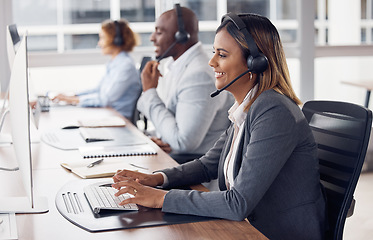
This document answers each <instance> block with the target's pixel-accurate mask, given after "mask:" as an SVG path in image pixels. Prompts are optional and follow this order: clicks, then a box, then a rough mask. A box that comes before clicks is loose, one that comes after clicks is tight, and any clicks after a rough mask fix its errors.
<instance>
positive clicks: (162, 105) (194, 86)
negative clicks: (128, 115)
mask: <svg viewBox="0 0 373 240" xmlns="http://www.w3.org/2000/svg"><path fill="white" fill-rule="evenodd" d="M177 8H178V9H177ZM178 11H179V13H178ZM183 25H185V28H184V29H183V27H182V26H183ZM150 40H151V41H152V42H153V43H154V45H155V47H156V49H155V53H156V57H157V58H164V57H171V58H168V60H169V61H171V63H169V62H168V63H169V64H168V72H167V73H166V74H164V76H163V78H161V79H159V78H160V72H159V71H158V65H159V64H158V62H156V61H151V62H148V63H147V65H146V66H145V67H144V70H143V72H142V75H141V80H142V86H143V93H142V95H141V97H140V98H139V100H138V103H137V108H138V110H139V111H140V112H142V113H143V114H144V115H145V116H146V117H147V118H148V119H149V120H151V122H152V123H153V125H154V127H155V131H156V137H153V138H152V139H153V141H154V142H155V143H157V144H158V145H159V146H160V147H161V148H163V150H164V151H166V152H169V153H170V154H171V156H172V157H173V158H174V159H175V160H176V161H178V162H179V163H183V162H185V161H188V160H192V159H194V158H198V157H200V156H201V155H203V154H205V153H206V152H207V151H208V150H209V149H210V148H211V147H212V145H213V144H214V142H215V141H216V140H217V139H218V138H219V136H220V134H221V133H222V132H223V131H224V130H225V129H226V128H227V127H228V126H229V120H228V118H227V117H228V113H227V111H228V109H229V108H230V107H231V106H232V104H233V98H232V96H231V95H230V94H229V93H224V94H221V96H219V97H217V98H215V99H211V98H210V93H211V92H213V91H214V90H215V85H214V82H215V81H214V73H213V71H212V69H211V67H210V66H209V65H208V61H209V59H208V56H207V55H206V53H205V52H204V50H203V48H202V44H201V42H199V41H198V20H197V18H196V15H195V14H194V13H193V11H191V10H190V9H188V8H185V7H180V6H178V7H176V6H175V9H172V10H169V11H166V12H164V13H163V14H162V15H161V16H160V17H159V19H157V21H156V25H155V32H154V33H153V34H152V35H151V37H150ZM165 61H166V59H165Z"/></svg>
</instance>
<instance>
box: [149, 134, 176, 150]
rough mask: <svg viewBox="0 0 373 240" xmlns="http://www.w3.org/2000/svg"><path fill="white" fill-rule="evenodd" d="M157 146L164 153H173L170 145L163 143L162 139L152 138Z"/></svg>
mask: <svg viewBox="0 0 373 240" xmlns="http://www.w3.org/2000/svg"><path fill="white" fill-rule="evenodd" d="M150 139H151V140H152V141H153V142H154V143H155V144H157V145H158V147H160V148H161V149H162V150H163V151H164V152H166V153H170V152H171V151H172V149H171V146H170V144H168V143H165V142H163V141H162V140H161V139H160V138H157V137H151V138H150Z"/></svg>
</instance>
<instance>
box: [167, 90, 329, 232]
mask: <svg viewBox="0 0 373 240" xmlns="http://www.w3.org/2000/svg"><path fill="white" fill-rule="evenodd" d="M232 137H233V128H232V127H230V128H229V129H228V130H227V131H226V132H225V133H223V134H222V135H221V137H220V139H219V140H218V141H217V142H216V143H215V145H214V147H213V148H212V149H211V150H210V151H209V152H208V153H207V154H206V155H205V156H203V157H201V158H200V159H197V160H194V161H192V162H189V163H186V164H183V165H180V166H178V167H176V168H171V169H166V170H162V171H163V172H164V173H165V174H166V175H167V177H168V180H169V186H168V187H170V188H172V187H175V186H185V185H191V184H197V183H202V182H207V181H210V180H212V179H216V178H218V180H219V187H220V190H221V191H214V192H198V191H193V190H192V191H187V190H176V189H173V190H170V191H169V192H168V193H167V194H166V196H165V201H164V204H163V208H162V210H163V211H164V212H172V213H183V214H193V215H202V216H210V217H218V218H225V219H231V220H238V221H239V220H243V219H245V218H246V217H247V218H248V219H249V221H250V223H251V224H252V225H253V226H254V227H256V228H257V229H258V230H259V231H261V232H262V233H263V234H264V235H266V236H267V237H268V238H270V239H322V238H323V235H324V227H325V221H326V220H325V199H324V197H323V194H322V189H321V185H320V182H319V169H318V159H317V156H316V143H315V141H314V138H313V135H312V132H311V130H310V128H309V125H308V123H307V121H306V119H305V118H304V116H303V114H302V112H301V110H300V109H299V107H298V106H297V105H296V104H294V102H292V101H291V100H290V99H289V98H287V97H286V96H284V95H282V94H279V93H277V92H275V91H274V90H268V91H265V92H263V93H262V94H261V95H260V96H259V97H258V98H257V100H256V101H255V102H254V104H253V105H252V106H251V108H250V110H249V111H248V114H247V118H246V121H245V125H244V132H243V136H242V138H241V141H240V145H239V149H238V153H237V155H236V159H235V168H234V176H235V179H234V181H235V183H234V187H233V188H232V189H230V190H226V187H225V180H224V175H223V165H224V161H225V158H226V155H227V153H228V151H229V147H230V144H231V141H232Z"/></svg>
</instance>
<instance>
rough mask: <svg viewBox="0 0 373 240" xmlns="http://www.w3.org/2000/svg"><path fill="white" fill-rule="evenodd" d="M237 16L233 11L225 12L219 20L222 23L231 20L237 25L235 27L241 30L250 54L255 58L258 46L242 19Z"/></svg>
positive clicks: (257, 53) (257, 54)
mask: <svg viewBox="0 0 373 240" xmlns="http://www.w3.org/2000/svg"><path fill="white" fill-rule="evenodd" d="M239 16H240V15H237V14H234V13H227V14H225V15H224V16H223V17H222V19H221V22H222V23H223V22H224V21H231V22H232V23H233V24H234V25H235V26H236V27H237V29H238V30H239V31H240V32H242V34H243V35H244V36H245V39H246V42H247V44H248V48H249V50H250V55H252V56H253V57H254V58H255V57H257V56H259V49H258V46H257V45H256V43H255V41H254V39H253V37H252V36H251V34H250V33H249V31H248V30H247V27H246V24H245V23H244V22H243V21H242V19H241V18H240V17H239Z"/></svg>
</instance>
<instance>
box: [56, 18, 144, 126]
mask: <svg viewBox="0 0 373 240" xmlns="http://www.w3.org/2000/svg"><path fill="white" fill-rule="evenodd" d="M99 37H100V39H99V41H98V46H99V47H100V48H101V51H102V53H103V54H105V55H110V56H111V59H110V61H109V62H108V63H107V66H106V73H105V75H104V76H103V77H102V79H101V81H100V83H99V85H98V86H97V87H96V88H94V89H90V90H87V91H84V92H81V93H78V94H76V95H74V96H69V95H65V94H59V95H57V96H56V97H55V98H54V99H53V101H56V102H58V101H64V102H66V103H68V104H74V105H78V106H81V107H112V108H114V109H115V110H117V111H118V112H119V113H121V114H122V115H123V116H124V117H126V118H128V119H130V120H132V119H133V117H134V116H133V113H134V110H135V107H136V102H137V99H138V98H139V96H140V93H141V81H140V75H139V72H138V70H137V69H136V66H135V63H134V61H133V59H132V58H131V57H130V55H129V52H130V51H132V50H133V48H134V47H135V46H136V45H137V44H138V36H137V35H136V34H135V33H134V32H133V31H132V30H131V28H130V27H129V25H128V22H127V21H126V20H124V19H121V20H119V21H112V20H106V21H104V22H103V23H102V26H101V31H100V33H99Z"/></svg>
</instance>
